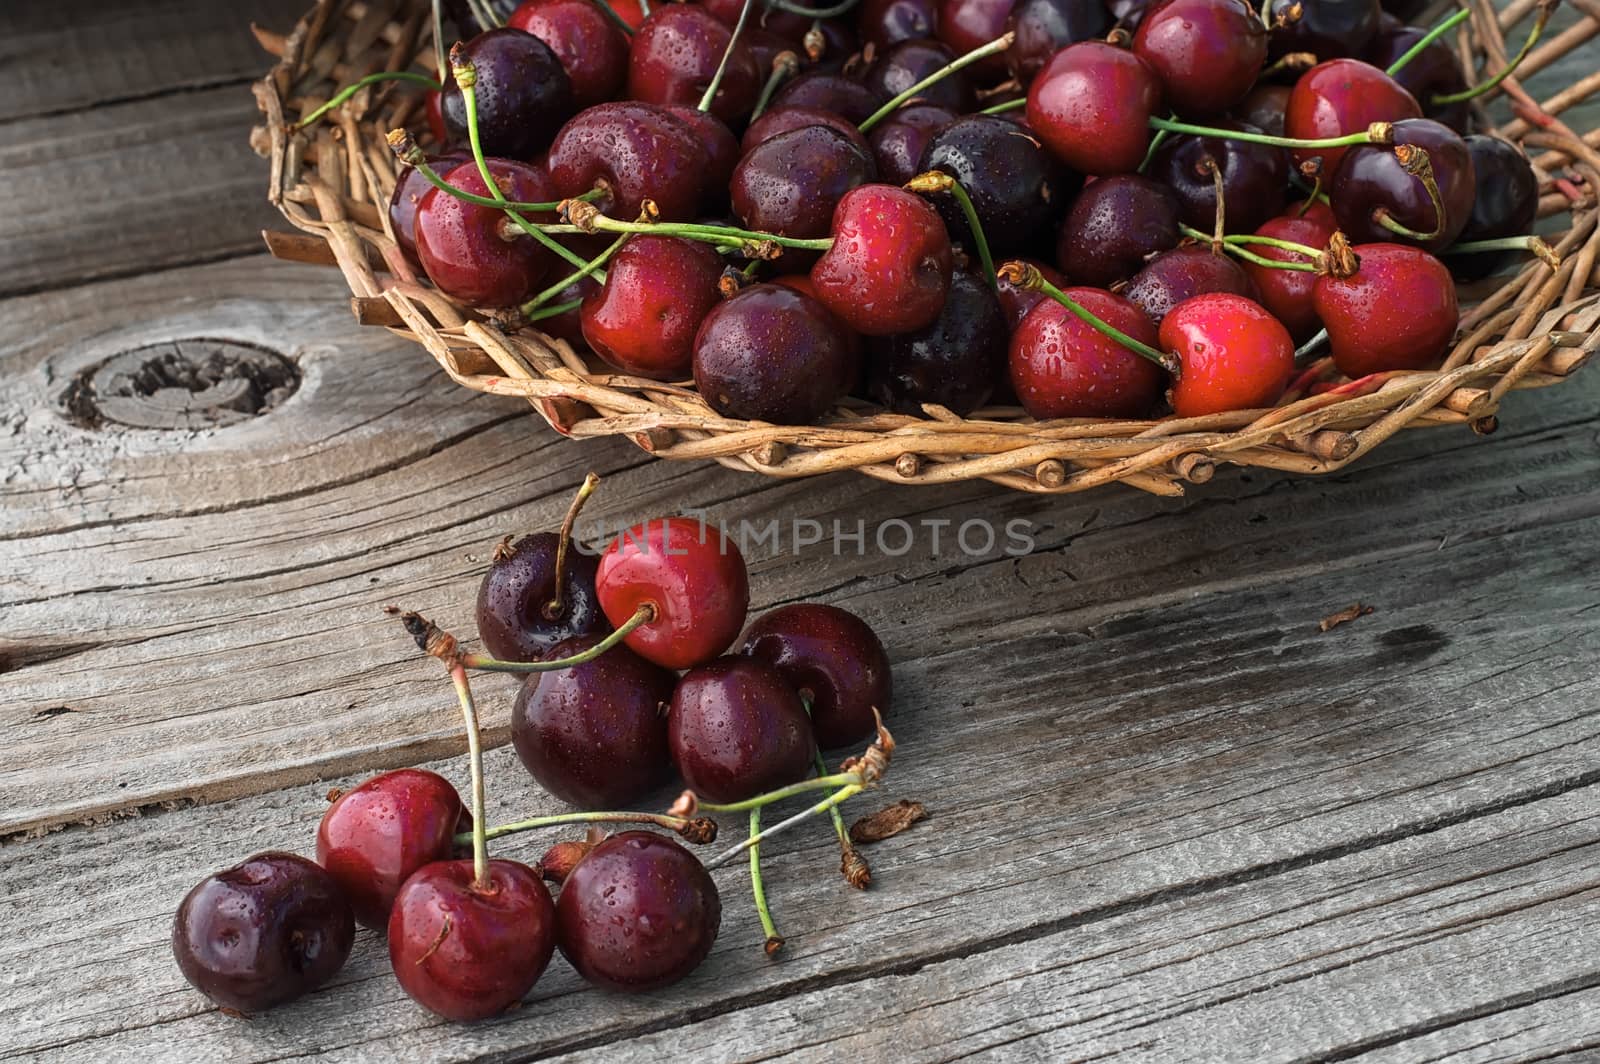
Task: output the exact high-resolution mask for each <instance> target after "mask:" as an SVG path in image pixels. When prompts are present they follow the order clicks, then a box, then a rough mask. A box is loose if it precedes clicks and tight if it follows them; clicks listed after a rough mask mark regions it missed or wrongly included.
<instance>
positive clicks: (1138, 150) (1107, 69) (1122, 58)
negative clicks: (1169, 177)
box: [1027, 41, 1162, 175]
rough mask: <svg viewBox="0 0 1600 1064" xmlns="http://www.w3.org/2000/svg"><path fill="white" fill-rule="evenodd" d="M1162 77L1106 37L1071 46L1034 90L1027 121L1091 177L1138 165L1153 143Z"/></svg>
mask: <svg viewBox="0 0 1600 1064" xmlns="http://www.w3.org/2000/svg"><path fill="white" fill-rule="evenodd" d="M1161 102H1162V95H1161V79H1160V78H1158V77H1157V76H1156V72H1155V70H1153V69H1152V68H1151V66H1150V64H1148V63H1146V62H1145V61H1144V60H1143V59H1140V58H1139V57H1138V56H1136V55H1134V54H1133V53H1132V52H1128V51H1124V50H1123V49H1121V48H1117V47H1115V46H1113V45H1110V44H1106V43H1105V42H1103V41H1083V42H1081V43H1079V44H1072V45H1068V46H1067V47H1065V48H1063V49H1061V51H1059V52H1057V53H1056V54H1055V56H1054V57H1053V58H1052V59H1051V60H1050V62H1048V63H1046V64H1045V66H1044V69H1043V70H1041V71H1039V76H1038V77H1036V78H1034V80H1033V85H1032V86H1031V87H1030V88H1029V89H1028V107H1027V115H1028V125H1029V126H1031V127H1033V131H1034V133H1035V134H1037V135H1038V137H1039V138H1040V139H1041V140H1043V141H1044V142H1045V145H1046V146H1047V147H1049V149H1050V150H1051V151H1053V152H1055V154H1056V155H1057V157H1059V158H1060V159H1061V160H1062V161H1063V162H1065V163H1066V164H1067V165H1068V166H1070V167H1072V168H1073V169H1074V170H1077V171H1078V172H1080V173H1085V174H1097V175H1098V174H1125V173H1132V172H1133V171H1134V170H1136V169H1138V167H1139V164H1140V163H1141V162H1143V161H1144V156H1145V152H1146V151H1148V150H1149V148H1150V126H1149V121H1150V116H1151V115H1153V114H1155V113H1156V111H1157V110H1159V109H1160V107H1161Z"/></svg>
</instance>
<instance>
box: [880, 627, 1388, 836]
mask: <svg viewBox="0 0 1600 1064" xmlns="http://www.w3.org/2000/svg"><path fill="white" fill-rule="evenodd" d="M1369 609H1370V607H1369ZM927 815H928V811H927V810H926V809H924V808H923V807H922V803H921V802H911V801H906V800H905V799H901V800H900V801H898V802H896V803H894V804H893V805H886V806H884V807H883V808H882V809H880V810H878V811H877V812H876V813H868V814H867V815H866V816H864V817H862V818H861V819H860V820H857V821H856V822H855V823H854V824H851V825H850V841H851V842H854V843H860V844H862V845H865V844H867V843H869V842H882V841H883V840H884V839H892V838H894V836H896V835H898V834H900V833H901V832H902V831H904V830H906V828H909V827H910V826H911V825H912V824H915V823H916V822H917V821H919V820H921V819H923V818H924V817H926V816H927Z"/></svg>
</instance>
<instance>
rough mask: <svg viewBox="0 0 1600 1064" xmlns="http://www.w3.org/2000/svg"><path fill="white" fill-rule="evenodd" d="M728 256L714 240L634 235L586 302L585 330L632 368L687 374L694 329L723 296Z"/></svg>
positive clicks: (604, 354) (602, 350) (670, 376)
mask: <svg viewBox="0 0 1600 1064" xmlns="http://www.w3.org/2000/svg"><path fill="white" fill-rule="evenodd" d="M721 276H722V261H721V260H720V259H719V258H718V257H717V255H716V252H715V251H713V250H712V249H711V248H710V247H709V246H707V245H706V244H703V243H699V242H697V241H693V240H683V239H679V238H677V237H670V236H652V235H643V236H635V237H631V238H630V239H629V240H628V241H627V243H625V244H623V245H622V247H621V248H620V249H619V250H618V251H617V253H616V254H615V255H614V256H612V259H611V263H610V265H609V266H608V267H607V269H606V279H605V283H604V284H602V285H601V286H600V290H599V291H597V292H595V294H594V295H592V296H590V297H589V298H588V299H585V300H584V301H583V307H582V308H581V311H580V313H581V315H582V321H583V336H584V339H585V340H587V341H588V342H589V346H590V347H591V348H593V349H594V352H595V354H597V355H599V356H600V357H601V358H603V359H605V360H606V361H607V362H609V363H610V364H611V365H613V366H615V367H617V368H618V369H620V370H623V371H624V372H626V373H633V374H637V375H639V376H641V377H650V378H652V379H655V380H682V379H684V378H685V377H687V376H688V375H689V372H690V365H691V361H692V358H693V354H694V335H695V331H696V330H698V329H699V328H700V322H701V321H702V320H704V318H705V316H706V315H707V314H708V313H710V311H711V308H712V307H714V306H716V304H717V300H718V299H719V298H720V296H719V294H718V291H717V281H718V279H719V278H721Z"/></svg>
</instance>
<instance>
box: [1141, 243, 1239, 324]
mask: <svg viewBox="0 0 1600 1064" xmlns="http://www.w3.org/2000/svg"><path fill="white" fill-rule="evenodd" d="M1122 291H1123V295H1125V296H1127V297H1128V298H1129V299H1131V300H1133V301H1134V302H1135V303H1137V304H1138V305H1139V308H1140V309H1141V310H1143V311H1144V312H1145V313H1146V314H1148V315H1150V320H1151V321H1153V322H1155V323H1156V325H1158V326H1159V325H1160V324H1161V322H1162V319H1164V318H1165V317H1166V316H1167V313H1168V312H1169V311H1170V310H1171V309H1172V308H1173V307H1175V306H1177V305H1178V304H1179V303H1182V302H1183V301H1184V300H1186V299H1192V298H1194V297H1195V296H1198V295H1204V294H1205V293H1208V292H1230V293H1232V294H1234V295H1239V296H1244V297H1245V298H1247V299H1252V300H1253V299H1256V298H1257V297H1258V296H1259V295H1260V294H1261V293H1259V292H1257V291H1256V286H1255V282H1253V281H1251V280H1250V276H1249V274H1247V273H1245V272H1244V270H1242V269H1240V268H1239V264H1238V263H1236V262H1235V261H1234V260H1233V259H1231V258H1229V257H1228V256H1227V255H1223V254H1218V253H1214V252H1213V251H1212V250H1211V248H1210V247H1209V246H1205V245H1201V244H1188V245H1185V246H1183V247H1177V248H1173V249H1172V250H1171V251H1163V252H1162V253H1161V254H1159V255H1157V256H1156V257H1155V258H1153V259H1151V260H1150V261H1149V262H1148V263H1146V264H1145V267H1144V269H1142V270H1140V271H1139V272H1138V273H1136V274H1134V275H1133V280H1131V281H1129V282H1128V287H1127V288H1124V289H1123V290H1122Z"/></svg>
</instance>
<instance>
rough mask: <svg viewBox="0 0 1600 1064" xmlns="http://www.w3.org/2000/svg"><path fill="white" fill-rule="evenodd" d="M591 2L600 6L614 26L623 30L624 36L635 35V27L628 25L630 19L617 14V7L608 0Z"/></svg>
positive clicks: (593, 0)
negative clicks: (607, 0) (607, 1)
mask: <svg viewBox="0 0 1600 1064" xmlns="http://www.w3.org/2000/svg"><path fill="white" fill-rule="evenodd" d="M591 2H592V3H593V4H594V6H595V7H598V8H599V9H600V13H601V14H603V15H604V16H605V17H606V18H608V19H610V20H611V24H612V25H613V26H615V27H617V29H619V30H621V31H622V35H623V36H624V37H632V36H633V27H632V26H630V25H628V20H627V19H625V18H623V17H622V16H621V15H619V14H617V9H616V8H614V7H612V6H611V5H610V4H608V3H606V0H591ZM639 6H640V8H641V9H642V8H643V7H644V5H643V4H640V5H639ZM645 13H646V14H649V12H648V11H647V12H645Z"/></svg>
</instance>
